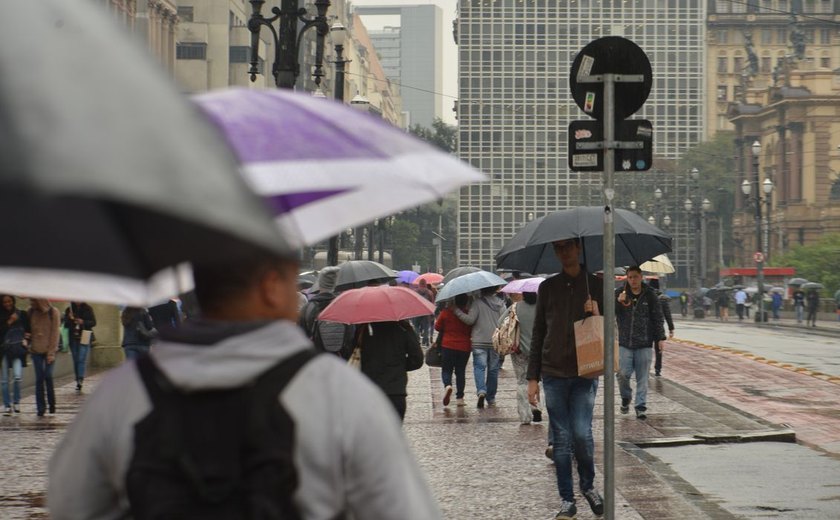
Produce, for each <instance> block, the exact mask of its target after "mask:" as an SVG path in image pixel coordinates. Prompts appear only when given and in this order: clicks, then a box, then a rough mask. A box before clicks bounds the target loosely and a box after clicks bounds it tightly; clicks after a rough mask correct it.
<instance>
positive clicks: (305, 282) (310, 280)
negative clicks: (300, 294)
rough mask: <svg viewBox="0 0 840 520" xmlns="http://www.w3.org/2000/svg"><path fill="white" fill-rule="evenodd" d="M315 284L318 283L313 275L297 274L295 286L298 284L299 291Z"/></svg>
mask: <svg viewBox="0 0 840 520" xmlns="http://www.w3.org/2000/svg"><path fill="white" fill-rule="evenodd" d="M317 282H318V278H317V277H316V276H315V275H311V274H299V275H298V280H297V284H298V288H300V289H309V288H310V287H312V286H313V285H315V283H317Z"/></svg>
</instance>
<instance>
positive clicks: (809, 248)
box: [773, 233, 840, 296]
mask: <svg viewBox="0 0 840 520" xmlns="http://www.w3.org/2000/svg"><path fill="white" fill-rule="evenodd" d="M838 259H840V233H834V234H831V235H825V236H823V237H822V238H820V240H819V241H818V242H816V243H815V244H810V245H805V246H796V247H794V248H793V249H791V250H790V251H788V252H787V253H785V255H784V256H782V257H781V258H774V259H773V264H774V265H777V266H785V267H794V268H796V276H800V277H802V278H805V279H806V280H809V281H812V282H819V283H821V284H823V285H824V286H825V288H826V290H825V291H824V292H823V295H824V296H833V295H834V292H835V291H837V290H838V289H840V270H839V269H838V268H837V266H838Z"/></svg>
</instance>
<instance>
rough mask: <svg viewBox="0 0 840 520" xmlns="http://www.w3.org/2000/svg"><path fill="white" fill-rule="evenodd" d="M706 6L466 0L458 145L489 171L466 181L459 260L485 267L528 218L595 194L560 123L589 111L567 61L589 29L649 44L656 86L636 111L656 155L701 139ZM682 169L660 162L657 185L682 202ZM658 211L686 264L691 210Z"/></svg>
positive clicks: (620, 198)
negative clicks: (582, 106) (648, 125)
mask: <svg viewBox="0 0 840 520" xmlns="http://www.w3.org/2000/svg"><path fill="white" fill-rule="evenodd" d="M705 14H706V6H705V2H699V1H697V0H691V1H689V0H462V2H461V4H460V6H459V17H458V20H457V21H456V27H455V34H456V38H457V40H458V45H459V101H458V124H459V131H460V135H459V144H458V153H459V155H460V157H461V158H462V159H464V160H466V161H468V162H470V163H471V164H473V165H474V166H476V167H478V168H480V169H481V170H483V171H484V172H486V173H487V174H489V175H490V177H491V180H490V181H489V182H487V183H484V184H479V185H474V186H468V187H465V188H463V189H462V191H461V194H460V207H459V224H458V226H459V243H458V258H459V263H460V264H461V265H475V266H478V267H482V268H485V269H492V268H494V267H495V266H494V264H493V256H494V254H495V253H496V252H497V251H498V250H499V249H500V248H501V247H502V245H503V244H504V243H505V242H506V241H507V240H508V239H509V238H510V237H511V236H512V235H513V234H514V233H515V232H516V231H517V230H518V229H519V228H520V227H521V226H522V224H523V223H525V222H526V221H528V220H529V219H532V218H536V217H539V216H541V215H544V214H546V213H547V212H550V211H553V210H556V209H562V208H567V207H571V206H575V205H589V204H600V203H601V196H600V183H601V176H600V174H595V175H593V174H588V175H584V174H579V173H575V172H571V171H569V169H568V167H567V150H566V148H567V143H566V139H567V137H566V129H567V127H568V125H569V123H570V122H571V121H573V120H576V119H587V116H585V114H584V113H583V112H581V111H580V110H579V109H578V108H577V106H576V105H575V103H574V101H573V100H572V97H571V94H570V92H569V87H568V76H569V68H570V66H571V63H572V61H573V60H574V58H575V56H576V55H577V53H578V51H580V49H581V48H583V47H584V46H585V45H586V44H587V43H589V42H590V41H592V40H594V39H597V38H600V37H602V36H609V35H616V36H624V37H626V38H629V39H632V40H633V41H635V42H636V43H637V44H638V45H639V46H640V47H642V49H644V50H645V52H646V53H647V54H648V57H649V58H650V61H651V64H652V67H653V74H654V76H653V88H652V90H651V94H650V97H649V98H648V101H647V103H646V104H645V106H644V107H642V109H641V110H640V111H639V112H638V113H637V114H635V116H633V117H638V118H645V119H650V120H651V121H652V122H653V126H654V132H655V133H654V154H655V155H657V156H659V157H662V158H666V159H676V158H678V157H680V156H681V155H682V154H683V153H684V152H685V150H687V149H688V148H690V147H692V146H694V145H696V144H697V143H698V142H700V141H701V140H702V137H703V135H704V112H705V111H704V106H705V99H706V96H705V86H704V79H703V74H704V64H705V51H704V48H705V41H704V40H705V28H704V27H705ZM655 166H656V164H655ZM620 175H622V174H621V173H619V174H617V177H618V176H620ZM653 177H654V176H653V175H651V176H650V178H649V179H648V178H647V177H645V176H643V175H641V174H636V175H635V177H634V178H636V179H641V182H643V183H644V182H646V180H649V181H650V186H649V189H650V191H651V192H653V190H654V189H655V187H656V186H655V185H654V182H655V181H654V179H653ZM686 177H687V173H686V172H673V171H672V172H659V178H660V179H661V181H660V182H662V183H663V185H662V189H663V190H665V189H666V186H665V185H666V184H667V185H668V186H669V188H668V190H669V193H668V194H667V197H666V199H667V200H668V201H672V200H673V201H674V204H676V201H679V204H680V207H681V205H682V201H684V199H685V186H686V185H687V182H688V179H687V178H686ZM617 184H618V185H619V192H618V193H617V203H616V205H617V206H618V207H625V208H626V207H628V205H629V202H630V200H631V197H632V196H633V195H632V194H630V193H625V192H624V191H627V190H622V189H621V185H628V183H626V182H624V183H622V182H620V179H619V182H618V183H617ZM671 186H673V187H671ZM637 189H638V186H637ZM678 191H679V192H681V195H680V194H678V193H677V192H678ZM680 197H681V198H680ZM662 211H664V212H665V213H668V214H669V216H670V217H671V219H672V225H671V227H670V228H669V231H670V232H671V233H672V234H673V235H674V237H675V239H676V242H677V248H675V249H676V251H675V254H674V255H672V260H673V261H674V263H675V264H677V265H678V266H686V265H688V262H691V261H693V256H692V253H691V251H692V249H693V248H691V247H687V245H685V244H684V245H682V247H680V242H681V241H684V240H687V239H688V233H689V231H688V230H689V224H688V222H687V217H681V216H680V214H679V213H684V211H679V212H678V208H676V207H675V208H674V209H673V210H670V209H669V208H664V209H663V210H662ZM663 214H664V213H663Z"/></svg>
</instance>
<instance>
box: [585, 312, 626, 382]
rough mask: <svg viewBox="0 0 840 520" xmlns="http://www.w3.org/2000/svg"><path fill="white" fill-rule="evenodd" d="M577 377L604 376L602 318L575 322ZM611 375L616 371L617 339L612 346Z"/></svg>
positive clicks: (594, 317)
mask: <svg viewBox="0 0 840 520" xmlns="http://www.w3.org/2000/svg"><path fill="white" fill-rule="evenodd" d="M575 344H576V350H577V365H578V375H579V376H580V377H588V378H593V379H594V378H596V377H598V376H602V375H604V317H603V316H590V317H588V318H585V319H582V320H580V321H576V322H575ZM613 351H614V352H615V356H614V358H613V361H614V363H613V365H614V366H613V373H615V372H617V371H618V338H617V337H616V341H615V344H614V345H613Z"/></svg>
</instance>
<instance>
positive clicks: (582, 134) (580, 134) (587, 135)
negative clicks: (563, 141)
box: [575, 128, 592, 139]
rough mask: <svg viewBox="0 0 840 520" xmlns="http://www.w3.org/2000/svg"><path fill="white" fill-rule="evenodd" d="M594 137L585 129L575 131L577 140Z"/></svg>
mask: <svg viewBox="0 0 840 520" xmlns="http://www.w3.org/2000/svg"><path fill="white" fill-rule="evenodd" d="M591 137H592V132H590V131H589V130H587V129H585V128H581V129H579V130H575V139H589V138H591Z"/></svg>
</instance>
